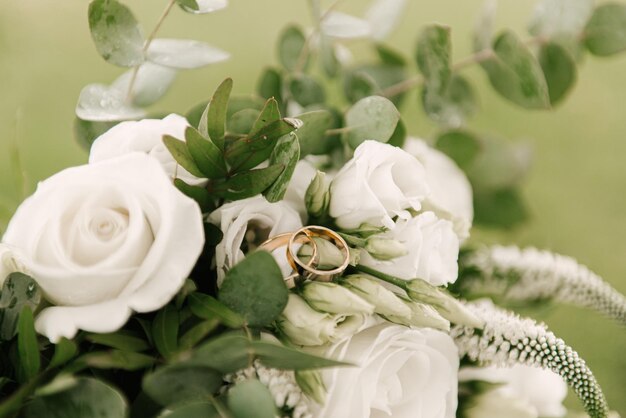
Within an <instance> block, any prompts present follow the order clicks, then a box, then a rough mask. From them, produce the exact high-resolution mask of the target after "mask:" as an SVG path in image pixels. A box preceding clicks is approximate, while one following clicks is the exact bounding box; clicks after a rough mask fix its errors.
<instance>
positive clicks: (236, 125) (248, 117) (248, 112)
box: [226, 109, 260, 135]
mask: <svg viewBox="0 0 626 418" xmlns="http://www.w3.org/2000/svg"><path fill="white" fill-rule="evenodd" d="M259 114H260V112H259V111H258V110H256V109H243V110H240V111H239V112H237V113H235V114H234V115H232V116H231V117H230V118H229V119H228V123H227V124H226V128H227V132H228V134H230V135H232V134H235V135H247V134H248V132H250V130H251V129H252V128H253V126H254V122H256V120H257V118H258V117H259Z"/></svg>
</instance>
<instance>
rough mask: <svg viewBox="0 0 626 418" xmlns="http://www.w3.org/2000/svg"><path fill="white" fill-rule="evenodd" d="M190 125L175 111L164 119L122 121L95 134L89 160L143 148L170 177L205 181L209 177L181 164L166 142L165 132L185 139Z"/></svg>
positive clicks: (199, 181) (107, 157) (186, 180)
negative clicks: (192, 172)
mask: <svg viewBox="0 0 626 418" xmlns="http://www.w3.org/2000/svg"><path fill="white" fill-rule="evenodd" d="M187 127H189V123H188V122H187V119H185V118H184V117H182V116H179V115H176V114H171V115H168V116H166V117H165V118H163V119H143V120H140V121H127V122H122V123H120V124H119V125H115V126H114V127H112V128H111V129H109V130H108V131H107V132H105V133H104V134H102V135H100V136H99V137H98V138H96V140H95V141H94V143H93V144H92V145H91V151H90V152H89V162H90V163H95V162H98V161H103V160H108V159H109V158H115V157H119V156H120V155H124V154H128V153H130V152H143V153H146V154H148V155H149V156H151V157H153V158H155V159H156V160H157V161H159V163H161V166H163V169H164V170H165V172H166V173H167V175H168V176H170V178H172V179H173V178H174V177H178V178H180V179H181V180H183V181H185V182H186V183H188V184H192V185H203V184H205V183H206V179H201V178H198V177H196V176H194V175H192V174H190V173H189V172H188V171H187V170H185V169H184V168H182V167H181V166H179V165H178V164H177V163H176V160H174V157H172V154H170V152H169V151H168V150H167V148H166V147H165V145H164V144H163V136H164V135H170V136H173V137H174V138H177V139H180V140H181V141H184V140H185V130H186V129H187Z"/></svg>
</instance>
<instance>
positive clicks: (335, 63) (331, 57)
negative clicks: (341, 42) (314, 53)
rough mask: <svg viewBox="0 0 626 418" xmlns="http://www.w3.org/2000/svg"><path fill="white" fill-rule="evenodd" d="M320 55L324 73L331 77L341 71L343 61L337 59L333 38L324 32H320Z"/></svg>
mask: <svg viewBox="0 0 626 418" xmlns="http://www.w3.org/2000/svg"><path fill="white" fill-rule="evenodd" d="M319 56H320V61H321V63H322V69H323V70H324V74H326V76H328V77H329V78H333V77H335V76H336V75H337V73H338V72H339V68H340V67H341V63H340V62H339V59H337V54H336V53H335V46H334V45H333V41H332V39H331V38H330V37H329V36H326V35H325V34H323V33H321V34H320V45H319Z"/></svg>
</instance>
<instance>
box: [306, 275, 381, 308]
mask: <svg viewBox="0 0 626 418" xmlns="http://www.w3.org/2000/svg"><path fill="white" fill-rule="evenodd" d="M302 296H303V297H304V299H306V301H307V302H308V304H309V305H311V306H312V307H313V308H315V309H317V310H318V311H323V312H329V313H335V314H360V313H366V314H372V313H374V305H372V304H371V303H369V302H367V301H366V300H364V299H363V298H361V297H359V296H357V295H356V294H355V293H352V292H351V291H349V290H348V289H346V288H345V287H342V286H340V285H338V284H336V283H330V282H308V283H306V284H305V285H304V286H303V289H302Z"/></svg>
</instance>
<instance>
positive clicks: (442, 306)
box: [407, 279, 485, 328]
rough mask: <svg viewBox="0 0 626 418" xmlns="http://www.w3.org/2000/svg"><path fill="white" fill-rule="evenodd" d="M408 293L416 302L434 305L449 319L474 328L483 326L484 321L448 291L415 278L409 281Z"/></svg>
mask: <svg viewBox="0 0 626 418" xmlns="http://www.w3.org/2000/svg"><path fill="white" fill-rule="evenodd" d="M407 294H408V295H409V298H411V300H413V301H415V302H421V303H425V304H428V305H431V306H432V307H434V308H435V309H436V310H437V312H439V313H440V314H441V316H443V317H444V318H446V319H447V320H448V321H450V322H453V323H455V324H460V325H466V326H468V327H472V328H483V326H484V325H485V323H484V321H483V320H482V319H480V318H479V317H478V316H477V315H476V314H474V313H473V312H472V311H471V310H469V309H467V308H466V307H465V305H463V304H462V303H461V302H459V301H458V300H457V299H455V298H454V297H452V296H451V295H450V294H449V293H448V292H446V291H444V290H442V289H440V288H438V287H435V286H433V285H431V284H430V283H427V282H425V281H424V280H420V279H414V280H409V281H407Z"/></svg>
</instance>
